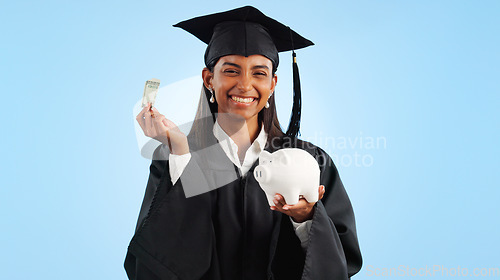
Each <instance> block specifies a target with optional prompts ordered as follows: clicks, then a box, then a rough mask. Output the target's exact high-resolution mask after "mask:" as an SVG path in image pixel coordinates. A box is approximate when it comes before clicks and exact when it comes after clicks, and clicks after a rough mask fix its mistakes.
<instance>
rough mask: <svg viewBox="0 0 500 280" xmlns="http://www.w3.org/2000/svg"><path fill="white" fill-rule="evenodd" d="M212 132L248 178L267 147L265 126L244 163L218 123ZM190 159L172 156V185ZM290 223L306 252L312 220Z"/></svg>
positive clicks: (248, 151)
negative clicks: (251, 169)
mask: <svg viewBox="0 0 500 280" xmlns="http://www.w3.org/2000/svg"><path fill="white" fill-rule="evenodd" d="M212 131H213V134H214V136H215V138H217V140H218V141H219V144H220V145H221V148H222V150H223V151H224V153H225V154H226V156H227V157H228V158H229V159H230V160H231V162H233V163H234V165H236V166H237V167H238V169H239V170H240V172H241V176H246V174H247V173H248V171H249V170H250V168H251V167H252V166H253V164H254V162H255V161H256V160H258V158H259V155H260V153H261V152H262V150H263V149H264V147H265V145H266V142H267V133H266V131H265V130H264V125H262V129H261V130H260V133H259V135H258V136H257V138H256V139H255V140H254V141H253V142H252V144H251V145H250V147H249V148H248V150H247V151H246V153H245V157H244V159H243V162H242V161H241V160H240V158H239V157H238V145H236V143H234V141H233V139H231V137H229V136H228V135H227V133H226V132H225V131H224V130H223V129H222V127H221V126H220V125H219V122H218V121H215V124H214V127H213V130H212ZM190 159H191V153H187V154H184V155H174V154H170V158H169V171H170V175H171V180H172V185H175V183H176V182H177V180H178V179H179V178H180V177H181V174H182V172H183V171H184V169H185V168H186V166H187V164H188V163H189V160H190ZM290 221H291V222H292V225H293V228H294V229H295V234H296V235H297V237H298V238H299V240H300V242H301V246H302V248H303V249H304V250H306V248H307V245H308V243H309V231H310V229H311V223H312V220H307V221H305V222H302V223H297V222H295V221H293V219H292V217H290Z"/></svg>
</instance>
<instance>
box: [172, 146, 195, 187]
mask: <svg viewBox="0 0 500 280" xmlns="http://www.w3.org/2000/svg"><path fill="white" fill-rule="evenodd" d="M190 159H191V153H187V154H183V155H174V154H171V155H170V158H169V159H168V161H169V165H168V168H169V172H170V176H171V178H170V179H171V180H172V185H175V183H176V182H177V180H179V178H180V177H181V174H182V172H183V171H184V169H185V168H186V166H187V165H188V163H189V160H190Z"/></svg>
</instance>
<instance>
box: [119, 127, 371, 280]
mask: <svg viewBox="0 0 500 280" xmlns="http://www.w3.org/2000/svg"><path fill="white" fill-rule="evenodd" d="M210 139H211V140H210V141H213V142H212V143H208V146H206V147H210V148H208V149H207V148H206V147H205V149H200V148H194V149H193V147H194V146H195V143H194V141H192V140H193V139H190V138H189V137H188V141H189V143H190V149H191V160H190V161H189V163H188V165H187V166H186V168H185V169H184V171H183V173H182V175H181V178H180V179H179V180H177V182H176V183H175V185H172V182H171V178H170V174H169V166H168V164H169V162H168V159H167V158H168V148H167V147H166V146H165V145H161V146H159V147H158V148H157V149H156V150H155V154H154V156H153V160H152V163H151V166H150V175H149V180H148V183H147V187H146V193H145V197H144V201H143V204H142V207H141V210H140V214H139V219H138V222H137V227H136V231H135V234H134V236H133V237H132V240H131V242H130V245H129V247H128V251H127V255H126V258H125V264H124V266H125V270H126V272H127V275H128V277H129V279H134V280H144V279H148V280H157V279H169V280H170V279H176V280H177V279H179V280H181V279H182V280H189V279H192V280H195V279H207V280H236V279H245V280H246V279H248V280H250V279H251V280H259V279H263V280H264V279H275V280H280V279H286V280H293V279H302V280H322V279H325V280H326V279H329V280H330V279H338V280H342V279H349V278H350V277H351V276H352V275H354V274H355V273H357V272H358V271H359V270H360V268H361V263H362V261H361V253H360V250H359V245H358V240H357V236H356V227H355V221H354V213H353V210H352V206H351V203H350V201H349V198H348V196H347V193H346V191H345V189H344V186H343V184H342V182H341V180H340V177H339V174H338V171H337V168H336V167H335V165H334V164H333V161H332V160H331V158H330V157H329V156H328V154H327V153H326V152H325V151H323V150H322V149H321V148H319V147H317V146H314V145H312V144H311V143H309V142H305V141H301V140H299V139H296V138H292V137H289V136H283V137H280V138H275V139H273V141H268V143H267V145H266V147H265V150H267V151H269V152H274V151H276V150H278V149H282V148H291V147H294V148H300V149H304V150H305V151H307V152H309V153H310V154H311V155H312V156H314V157H315V158H316V160H317V161H318V163H319V166H320V170H321V177H320V184H322V185H324V186H325V195H324V197H323V198H322V199H321V200H319V201H318V202H317V203H316V204H315V206H314V215H313V218H312V224H311V229H310V232H309V244H308V247H307V250H306V251H305V252H304V250H303V249H302V247H301V245H300V240H299V239H298V237H297V236H296V234H295V232H294V229H293V226H292V224H291V221H290V219H289V217H288V216H287V215H286V214H283V213H281V212H278V211H273V210H271V209H270V208H269V204H268V202H267V199H266V196H265V194H264V192H263V191H262V189H261V188H260V186H259V184H258V182H257V181H256V180H255V178H254V176H253V170H254V169H255V167H256V166H257V165H258V161H256V162H255V163H254V165H253V166H252V168H251V169H250V170H249V171H248V173H247V174H246V176H244V177H243V176H241V175H240V173H239V170H238V168H237V167H236V166H235V165H234V164H233V163H232V162H231V161H230V160H229V159H228V158H227V156H226V155H225V153H224V151H223V150H222V148H221V147H220V145H219V144H218V143H217V140H216V139H215V137H213V138H210ZM210 141H209V142H210ZM193 150H195V151H194V152H193Z"/></svg>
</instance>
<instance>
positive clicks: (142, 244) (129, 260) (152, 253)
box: [124, 146, 215, 280]
mask: <svg viewBox="0 0 500 280" xmlns="http://www.w3.org/2000/svg"><path fill="white" fill-rule="evenodd" d="M165 153H166V156H165ZM197 157H198V156H197V154H196V152H195V153H192V158H191V160H189V162H188V164H187V165H186V167H185V168H184V171H183V174H182V175H181V177H182V176H197V177H204V174H203V173H198V172H199V171H200V170H202V168H201V167H200V166H199V164H198V162H197V160H196V158H197ZM167 159H168V160H167ZM169 164H170V160H169V157H168V148H166V147H162V146H160V147H159V148H157V150H155V153H154V155H153V160H152V163H151V166H150V174H149V179H148V183H147V186H146V192H145V195H144V200H143V203H142V206H141V210H140V213H139V218H138V221H137V226H136V231H135V234H134V236H133V237H132V240H131V241H130V244H129V246H128V250H127V255H126V258H125V262H124V268H125V271H126V273H127V276H128V278H129V279H130V280H160V279H201V277H202V276H203V275H204V274H206V273H207V271H209V268H210V263H211V261H212V259H213V258H214V256H215V255H214V254H215V251H213V250H212V248H213V247H214V244H215V243H214V242H215V237H214V234H213V227H212V222H211V215H212V205H213V201H214V197H213V195H212V194H210V193H206V194H203V195H198V196H194V197H191V198H188V197H186V194H185V189H186V187H191V188H194V189H198V188H199V187H200V186H188V184H191V183H197V182H198V181H203V180H202V179H198V180H193V179H189V180H188V179H186V180H182V179H179V180H177V182H176V183H175V184H172V182H171V176H170V174H169V169H170V168H169ZM205 181H206V180H205ZM202 187H203V186H202ZM200 209H204V210H205V211H200ZM167 221H168V222H167ZM179 236H182V239H181V241H182V242H181V241H180V240H179Z"/></svg>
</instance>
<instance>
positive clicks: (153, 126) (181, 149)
mask: <svg viewBox="0 0 500 280" xmlns="http://www.w3.org/2000/svg"><path fill="white" fill-rule="evenodd" d="M135 119H136V120H137V122H138V123H139V125H140V126H141V128H142V131H143V132H144V135H146V136H148V137H151V138H153V139H155V140H158V141H160V142H162V143H163V144H165V145H168V148H169V149H170V152H171V153H172V154H175V155H183V154H187V153H189V145H188V141H187V137H186V135H184V133H182V132H181V131H180V129H179V128H178V127H177V126H176V125H175V124H174V123H173V122H172V121H171V120H169V119H167V118H166V117H165V116H164V115H162V114H160V112H158V110H157V109H156V108H154V107H153V108H152V109H151V104H150V103H148V104H147V105H146V106H145V107H144V108H143V109H142V111H141V112H140V113H139V114H138V115H137V117H136V118H135Z"/></svg>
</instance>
